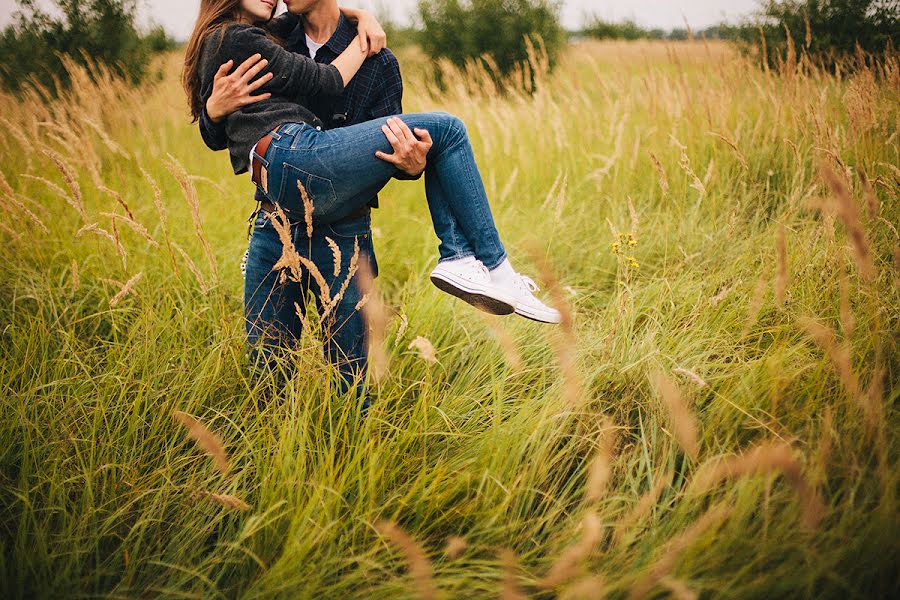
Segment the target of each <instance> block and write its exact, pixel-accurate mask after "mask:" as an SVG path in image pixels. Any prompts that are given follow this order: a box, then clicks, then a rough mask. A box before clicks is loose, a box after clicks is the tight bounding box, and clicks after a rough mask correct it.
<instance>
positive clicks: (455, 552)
mask: <svg viewBox="0 0 900 600" xmlns="http://www.w3.org/2000/svg"><path fill="white" fill-rule="evenodd" d="M467 547H468V544H467V543H466V538H464V537H461V536H458V535H451V536H450V537H448V538H447V546H446V547H445V548H444V555H445V556H446V557H447V558H450V559H452V560H455V559H457V558H459V557H460V556H462V553H463V552H465V551H466V548H467Z"/></svg>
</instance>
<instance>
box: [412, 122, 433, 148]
mask: <svg viewBox="0 0 900 600" xmlns="http://www.w3.org/2000/svg"><path fill="white" fill-rule="evenodd" d="M416 135H417V136H419V138H420V139H421V140H422V143H423V144H428V147H429V148H431V146H433V145H434V142H433V141H431V134H430V133H429V132H428V130H427V129H419V128H418V127H416Z"/></svg>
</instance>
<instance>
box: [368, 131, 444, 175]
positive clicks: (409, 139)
mask: <svg viewBox="0 0 900 600" xmlns="http://www.w3.org/2000/svg"><path fill="white" fill-rule="evenodd" d="M381 130H382V131H383V132H384V135H385V137H386V138H387V139H388V141H389V142H390V143H391V147H392V148H393V149H394V153H393V154H386V153H384V152H382V151H380V150H379V151H378V152H376V153H375V156H377V157H378V158H380V159H381V160H383V161H386V162H389V163H391V164H392V165H394V166H396V167H397V168H398V169H400V170H401V171H403V172H404V173H406V174H407V175H412V176H414V177H415V176H418V175H420V174H421V173H422V171H424V170H425V164H426V157H427V156H428V151H429V150H431V146H432V143H433V142H432V141H431V134H430V133H428V130H427V129H419V128H418V127H416V131H415V134H414V133H413V132H412V131H411V130H410V128H409V127H408V126H407V125H406V123H404V122H403V120H402V119H400V118H399V117H390V118H389V119H388V120H387V123H386V124H384V125H382V126H381Z"/></svg>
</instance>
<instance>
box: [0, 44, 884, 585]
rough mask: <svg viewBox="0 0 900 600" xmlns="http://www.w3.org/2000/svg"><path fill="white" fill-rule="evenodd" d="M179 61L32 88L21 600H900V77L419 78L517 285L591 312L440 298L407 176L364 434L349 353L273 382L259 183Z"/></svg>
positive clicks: (699, 66)
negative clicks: (463, 138)
mask: <svg viewBox="0 0 900 600" xmlns="http://www.w3.org/2000/svg"><path fill="white" fill-rule="evenodd" d="M178 60H179V59H178V57H177V56H175V55H170V56H168V57H167V59H166V61H165V65H164V67H165V68H166V69H167V72H168V73H169V75H168V76H167V77H165V78H164V79H163V80H162V81H161V82H158V83H156V84H152V85H147V86H144V87H141V88H139V89H131V88H128V87H127V86H124V85H122V84H120V83H117V82H116V81H115V80H114V79H113V78H112V77H110V76H109V75H108V74H107V73H106V72H105V71H104V70H103V69H102V68H100V67H97V68H96V69H93V71H94V77H93V78H91V77H89V76H88V72H87V71H86V70H84V69H81V68H80V67H77V66H75V65H70V73H71V76H72V79H73V81H74V82H75V83H74V85H73V86H72V88H71V90H70V91H69V92H67V93H66V94H64V95H63V97H61V98H59V99H50V98H49V96H48V95H47V94H46V93H45V91H44V90H42V89H40V88H32V89H30V90H28V91H27V92H26V97H25V99H24V101H23V100H21V99H18V98H13V97H9V96H0V115H2V118H0V131H2V134H0V159H2V160H0V172H2V176H3V177H2V179H0V207H2V208H0V211H2V220H0V237H2V244H0V274H2V278H0V347H2V362H0V390H2V393H0V398H2V403H3V404H2V414H3V415H4V417H3V419H2V420H0V509H2V513H0V514H2V517H3V518H2V520H0V544H2V552H0V594H2V596H3V597H6V598H17V597H33V596H43V597H63V596H79V597H83V596H91V597H93V596H110V597H122V598H125V597H136V596H142V597H143V596H156V595H159V596H166V597H197V596H201V597H211V598H213V597H246V598H256V597H288V598H416V597H429V598H430V597H434V598H455V597H478V598H482V597H484V598H491V597H500V596H501V594H502V597H505V598H521V597H536V598H552V597H561V598H562V597H565V598H597V597H602V596H610V597H625V596H629V597H633V598H637V597H645V596H659V595H663V594H672V595H675V596H676V597H693V595H694V594H701V595H703V596H704V597H761V598H771V597H804V596H805V597H838V598H848V597H878V596H882V597H884V596H887V595H889V594H891V593H892V590H893V592H896V591H897V582H896V568H897V562H896V556H897V550H898V547H897V542H896V540H897V539H898V538H900V531H898V530H900V527H898V521H897V510H898V502H897V496H896V490H897V484H898V472H897V435H896V432H897V431H898V428H897V426H898V419H897V411H896V409H895V406H896V404H897V396H898V390H897V387H896V385H895V382H896V381H897V380H898V373H900V361H898V352H897V351H898V348H897V341H898V339H900V336H898V330H900V326H898V318H900V311H898V308H897V307H898V306H900V293H898V286H897V274H898V269H900V264H898V260H900V259H898V257H900V249H898V248H900V245H898V244H900V238H898V234H897V226H898V220H900V210H898V206H900V204H898V201H897V200H898V191H900V169H898V167H897V165H898V163H900V157H898V148H900V144H898V129H897V124H898V119H900V109H898V105H900V103H898V102H897V100H898V97H900V64H898V61H897V57H896V56H894V55H888V56H880V57H870V58H869V61H868V62H867V68H865V69H863V70H861V71H857V72H856V73H855V74H854V75H853V76H851V77H840V76H839V77H834V76H830V75H827V74H825V73H824V72H822V71H817V70H816V69H814V68H811V67H810V66H809V65H808V64H806V63H804V62H801V63H799V64H797V65H795V66H794V67H793V69H792V70H791V71H790V72H789V73H784V74H780V75H776V74H775V73H773V72H768V71H762V70H759V69H758V68H757V67H755V66H754V65H753V64H750V63H749V62H747V61H746V60H745V59H742V58H740V57H739V56H737V55H736V54H735V53H733V52H732V51H731V50H729V49H728V47H726V46H724V45H719V44H713V43H709V44H707V43H684V44H666V43H636V44H623V43H599V42H585V43H582V44H579V45H576V46H572V47H570V48H569V49H568V50H567V52H566V53H565V55H564V57H563V58H562V60H561V63H560V65H559V67H558V69H557V70H556V71H554V74H553V75H552V76H550V75H547V74H546V73H545V69H544V67H543V66H542V63H541V60H540V57H539V56H535V57H534V59H533V60H532V64H531V66H530V67H529V71H528V73H525V72H524V71H523V72H522V73H520V77H519V78H520V79H521V81H520V83H524V82H525V81H526V80H527V81H532V79H533V80H534V81H536V82H537V89H536V91H535V92H534V93H533V94H518V93H516V92H515V91H514V89H513V90H511V91H508V93H505V94H500V93H498V91H497V89H496V87H495V84H494V79H493V78H492V77H491V76H490V75H489V74H487V73H485V72H479V71H477V70H476V69H474V68H471V69H469V70H468V71H455V70H453V69H450V68H448V67H446V66H442V65H438V68H441V69H443V70H444V74H443V77H442V78H441V79H442V81H443V83H444V85H445V89H443V90H441V91H438V90H436V89H433V88H432V87H431V86H430V84H429V81H431V80H432V79H431V74H430V73H428V72H427V71H428V70H429V69H433V68H434V67H433V65H432V64H431V63H428V62H426V61H425V60H423V59H422V58H421V56H420V55H418V54H417V53H416V51H415V50H414V49H408V50H407V51H406V54H405V55H404V56H403V57H401V60H402V62H403V65H404V72H405V75H406V80H407V81H406V89H407V98H406V102H405V108H406V109H407V110H408V111H416V110H425V109H443V110H448V111H450V112H453V113H456V114H458V115H460V116H461V117H462V118H463V119H464V121H465V122H466V123H467V126H468V129H469V132H470V134H471V136H472V138H473V143H474V146H475V149H476V153H477V156H478V162H479V165H480V168H481V171H482V174H483V176H484V178H485V182H486V187H487V189H488V192H489V194H490V197H491V198H492V202H493V208H494V211H495V216H496V219H497V222H498V224H499V227H500V230H501V232H502V235H503V238H504V241H505V243H506V245H507V246H508V249H509V251H510V253H511V255H512V257H513V261H514V264H515V266H516V267H518V268H519V269H520V270H523V271H525V272H530V273H534V274H538V273H541V274H542V277H541V279H543V280H544V282H545V284H546V285H547V286H548V289H549V290H550V291H551V292H552V297H553V298H554V302H556V303H558V304H561V305H565V306H566V307H569V308H568V312H567V315H568V316H567V324H566V327H564V328H551V327H546V326H540V325H538V324H534V323H531V322H528V321H525V320H522V319H516V318H514V317H507V318H502V319H484V318H481V316H480V314H478V313H476V312H475V311H474V309H471V308H470V307H468V306H467V305H464V304H463V303H461V302H458V301H456V300H453V299H451V298H449V297H447V296H446V295H443V294H441V293H440V292H438V291H437V290H436V289H434V288H433V287H432V286H431V284H430V283H429V282H428V279H427V273H428V270H429V269H430V267H431V266H432V265H433V263H434V260H435V258H436V241H435V239H434V234H433V232H432V229H431V225H430V220H429V216H428V211H427V209H426V206H425V203H424V198H423V191H422V188H421V185H419V184H417V185H413V184H409V183H393V184H391V185H390V186H389V187H388V189H387V190H386V192H385V193H384V194H383V197H382V206H383V208H381V209H379V210H378V211H377V214H376V216H375V246H376V250H377V252H378V259H379V263H380V273H381V275H380V277H379V279H378V280H377V282H376V285H375V290H374V291H373V293H372V298H374V299H375V301H376V302H377V305H373V306H376V308H377V310H375V309H373V308H372V307H369V309H370V312H372V311H374V312H373V314H375V313H377V317H378V318H377V319H376V320H377V328H378V330H379V331H378V332H377V333H378V335H377V336H376V338H378V340H377V341H378V347H379V349H380V350H379V351H378V352H376V356H378V357H379V365H380V367H379V375H380V377H379V378H378V379H377V381H374V382H373V392H374V403H373V406H372V408H371V410H370V411H369V414H368V417H367V418H366V419H365V420H360V419H359V418H358V416H357V414H356V412H355V411H354V409H353V403H352V402H351V400H350V399H349V398H347V397H343V396H341V395H339V394H338V393H337V392H336V389H337V386H336V385H335V384H334V377H333V376H332V375H333V373H332V371H331V369H330V367H329V366H328V365H327V364H326V363H325V361H324V360H323V359H322V357H321V342H320V341H319V339H318V338H317V337H316V336H315V335H307V336H305V337H304V339H303V340H302V344H301V345H300V346H299V347H298V348H297V350H296V351H295V352H292V353H291V354H290V355H289V356H287V357H286V358H285V360H287V361H291V362H292V363H295V364H296V365H299V368H297V369H295V373H297V374H298V375H296V376H294V377H292V378H289V379H288V380H287V381H286V382H281V380H280V379H278V377H277V376H275V375H273V376H271V377H269V376H263V377H253V376H251V374H250V370H249V368H248V364H247V361H246V359H245V356H244V355H245V350H244V346H243V324H242V319H241V312H242V306H241V279H240V272H239V268H238V265H239V261H240V257H241V254H242V253H243V250H244V248H245V245H246V233H247V228H246V218H247V216H248V214H249V212H250V211H251V210H252V208H253V203H252V201H251V194H252V189H251V185H250V182H249V180H248V178H247V177H241V178H235V177H233V176H231V175H230V172H229V166H228V161H227V157H226V156H225V155H224V154H213V153H210V152H209V151H207V150H206V149H205V148H204V147H203V145H202V142H201V140H200V137H199V135H198V133H197V131H196V129H195V128H194V127H192V126H191V125H190V124H189V122H188V118H187V110H186V106H185V103H184V100H183V98H182V95H181V91H180V89H179V86H178V81H177V79H178V78H177V73H178ZM532 72H533V73H535V74H536V77H535V78H532V77H531V76H530V74H529V73H532ZM839 72H840V71H839ZM526 75H527V77H526ZM162 242H165V243H162ZM286 258H287V259H289V258H290V257H286ZM336 261H337V259H336ZM324 268H330V266H329V265H324ZM302 276H308V274H306V273H305V271H304V274H303V275H302ZM365 308H366V307H365V306H361V307H360V309H365ZM309 328H310V329H316V324H315V323H313V324H311V325H310V326H309ZM379 352H380V354H379ZM185 433H187V434H188V435H185Z"/></svg>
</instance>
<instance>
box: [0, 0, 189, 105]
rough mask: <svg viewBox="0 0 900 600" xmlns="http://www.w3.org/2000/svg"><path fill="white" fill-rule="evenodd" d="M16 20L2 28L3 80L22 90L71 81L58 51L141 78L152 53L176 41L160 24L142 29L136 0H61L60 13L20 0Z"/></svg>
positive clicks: (8, 86) (6, 85)
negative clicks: (34, 82)
mask: <svg viewBox="0 0 900 600" xmlns="http://www.w3.org/2000/svg"><path fill="white" fill-rule="evenodd" d="M18 4H19V11H18V12H17V13H16V15H15V19H14V22H13V24H12V25H9V26H8V27H6V29H4V30H3V31H2V33H0V56H3V64H2V65H0V85H2V86H3V87H4V88H5V89H9V90H13V91H15V90H18V89H19V88H20V87H21V86H22V85H24V84H25V83H26V82H27V81H28V80H29V79H32V78H33V79H35V80H37V81H38V82H40V83H42V84H43V85H45V86H46V87H48V88H49V89H51V90H53V91H57V92H58V91H59V88H61V87H62V88H65V87H67V86H68V84H69V81H68V74H67V72H66V69H65V68H64V67H63V62H62V61H61V60H60V55H61V54H62V55H68V56H70V57H72V58H73V59H74V60H75V61H76V62H81V63H86V62H87V61H88V60H97V61H100V62H103V63H106V64H107V65H109V66H110V67H111V68H112V69H113V71H114V72H116V73H118V74H120V75H122V76H123V77H127V78H129V79H131V80H134V81H137V80H139V79H141V78H142V77H143V76H144V75H145V73H146V69H147V65H148V62H149V59H150V56H151V55H152V54H153V53H154V52H158V51H161V50H165V49H167V48H171V47H172V46H174V41H173V40H172V39H171V38H170V37H169V36H168V35H167V34H166V33H165V32H164V31H163V30H162V28H159V27H158V28H156V29H153V30H152V31H150V32H149V33H146V34H141V33H140V32H139V31H138V30H137V28H136V27H135V23H134V15H135V8H136V4H137V2H136V0H59V1H57V2H56V3H55V7H56V8H57V9H58V12H59V13H61V14H60V16H59V17H56V16H50V15H48V14H47V13H45V12H43V11H41V10H40V9H39V8H38V7H37V4H36V0H18Z"/></svg>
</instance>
